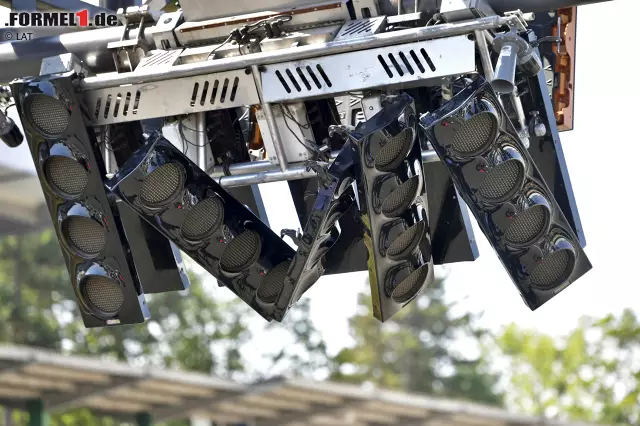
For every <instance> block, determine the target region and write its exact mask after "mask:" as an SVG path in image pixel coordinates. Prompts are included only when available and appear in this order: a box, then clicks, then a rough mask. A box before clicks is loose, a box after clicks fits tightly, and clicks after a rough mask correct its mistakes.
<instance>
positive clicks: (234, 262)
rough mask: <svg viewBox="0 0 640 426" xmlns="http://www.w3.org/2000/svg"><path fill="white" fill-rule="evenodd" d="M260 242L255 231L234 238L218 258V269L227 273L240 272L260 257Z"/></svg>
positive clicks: (245, 232)
mask: <svg viewBox="0 0 640 426" xmlns="http://www.w3.org/2000/svg"><path fill="white" fill-rule="evenodd" d="M261 250H262V241H261V239H260V235H258V233H257V232H255V231H244V232H243V233H242V234H240V235H238V236H237V237H235V238H234V239H233V240H231V242H230V243H229V245H227V247H226V248H225V250H224V252H223V253H222V256H221V257H220V267H221V268H222V269H223V270H225V271H227V272H234V273H235V272H240V271H242V270H244V269H247V268H248V267H249V266H251V265H253V264H254V263H255V262H256V261H257V260H258V258H259V257H260V251H261Z"/></svg>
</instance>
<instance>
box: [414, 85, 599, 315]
mask: <svg viewBox="0 0 640 426" xmlns="http://www.w3.org/2000/svg"><path fill="white" fill-rule="evenodd" d="M477 117H483V118H482V119H478V118H477ZM420 124H421V128H422V129H423V131H424V135H425V137H426V138H427V139H428V141H429V142H430V143H431V144H432V146H433V148H434V150H435V151H436V152H437V154H438V156H439V157H440V159H441V160H442V162H443V164H445V165H446V167H447V169H448V171H449V172H450V174H451V176H452V179H453V181H454V182H455V184H456V187H457V188H458V191H459V193H460V194H461V196H462V197H463V199H464V200H465V202H466V203H467V205H468V206H469V209H470V210H471V211H472V213H473V214H474V216H475V217H476V219H477V221H478V224H479V225H480V228H481V229H482V231H483V233H484V234H485V236H486V237H487V239H488V240H489V242H490V243H491V245H492V246H493V248H494V249H495V250H496V252H497V254H498V256H499V258H500V260H501V261H502V264H503V266H504V267H505V268H506V269H507V271H508V273H509V275H510V277H511V279H512V281H513V282H514V284H515V285H516V287H517V288H518V290H519V291H520V294H521V296H522V298H523V299H524V301H525V303H526V304H527V306H529V307H530V308H531V309H532V310H535V309H537V308H538V307H540V306H542V305H543V304H544V303H546V302H547V301H548V300H550V299H551V298H552V297H554V296H555V295H556V294H557V293H559V292H560V291H561V290H562V289H564V288H566V287H567V286H568V285H569V284H571V283H572V282H574V281H575V280H577V279H578V278H580V277H581V276H582V275H584V274H585V273H586V272H587V271H589V270H590V269H591V263H590V262H589V260H588V259H587V256H586V255H585V253H584V251H583V250H582V248H581V246H580V242H579V240H578V238H577V237H576V235H575V233H574V232H573V230H572V228H571V226H570V225H569V223H568V222H567V220H566V219H565V217H564V215H563V213H562V210H561V209H560V207H559V206H558V203H557V202H556V201H555V199H554V198H553V193H552V192H551V190H550V189H549V188H548V186H547V184H546V183H545V181H544V179H543V178H542V175H541V173H540V171H539V170H538V168H537V166H536V164H535V163H534V162H533V160H532V158H531V156H530V154H529V152H528V151H527V149H526V148H525V146H524V145H523V143H522V142H521V141H520V139H519V137H518V133H517V131H516V130H515V127H514V126H513V124H512V123H511V121H510V120H509V118H508V115H507V114H506V112H505V111H504V110H503V108H502V106H501V105H500V102H499V100H498V98H497V96H496V94H495V93H494V91H493V89H492V88H491V86H490V84H489V83H487V82H486V81H484V80H483V79H482V78H478V79H476V80H475V81H473V82H472V83H471V84H469V85H468V86H467V87H466V88H464V89H463V90H462V91H460V92H459V93H458V94H457V95H455V96H454V97H453V99H452V100H450V101H449V102H447V103H446V104H445V105H444V106H442V107H441V108H440V109H438V110H436V111H434V112H432V113H429V114H425V115H424V116H422V117H421V119H420ZM496 126H497V132H495V131H494V130H493V129H494V128H496ZM462 135H465V137H466V138H470V139H473V138H476V139H483V143H482V144H480V143H478V144H477V145H478V147H479V146H480V145H482V147H483V148H482V149H477V150H475V151H474V152H464V153H461V152H460V150H458V149H456V147H455V144H456V141H457V142H458V143H460V140H461V139H462ZM493 174H495V176H492V175H493Z"/></svg>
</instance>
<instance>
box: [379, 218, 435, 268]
mask: <svg viewBox="0 0 640 426" xmlns="http://www.w3.org/2000/svg"><path fill="white" fill-rule="evenodd" d="M425 232H426V224H425V222H424V221H420V222H418V223H416V224H415V225H413V226H412V227H411V228H409V229H407V230H406V231H404V232H403V233H402V234H400V236H399V237H398V238H396V239H395V241H393V242H392V243H391V245H390V246H389V249H388V250H387V256H388V257H390V258H392V259H394V260H395V259H402V258H405V257H407V256H409V255H410V254H411V253H412V252H413V250H414V249H415V248H416V247H417V246H418V244H420V240H421V239H422V238H423V237H424V235H425Z"/></svg>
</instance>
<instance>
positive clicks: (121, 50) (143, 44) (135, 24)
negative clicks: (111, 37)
mask: <svg viewBox="0 0 640 426" xmlns="http://www.w3.org/2000/svg"><path fill="white" fill-rule="evenodd" d="M116 16H117V17H118V19H119V20H120V22H122V25H123V26H124V29H123V31H122V37H121V38H120V41H114V42H111V43H109V44H108V45H107V49H109V50H110V51H111V54H112V55H113V61H114V63H115V66H116V71H117V72H118V73H121V72H133V70H135V69H136V67H137V66H138V64H139V63H140V61H141V60H142V58H144V56H145V55H146V54H147V52H148V51H149V45H148V43H147V41H146V40H145V38H144V36H143V34H144V32H143V29H144V25H145V23H154V22H155V21H154V18H153V16H152V15H151V12H150V10H149V6H134V7H129V8H127V10H126V11H125V10H124V9H123V8H120V9H118V12H117V13H116ZM135 29H137V30H138V31H137V37H136V38H135V39H131V40H129V33H130V32H131V30H135Z"/></svg>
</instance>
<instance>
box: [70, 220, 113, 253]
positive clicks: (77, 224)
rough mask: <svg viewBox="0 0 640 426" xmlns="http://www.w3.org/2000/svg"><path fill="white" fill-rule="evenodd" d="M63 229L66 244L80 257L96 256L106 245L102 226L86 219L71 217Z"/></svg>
mask: <svg viewBox="0 0 640 426" xmlns="http://www.w3.org/2000/svg"><path fill="white" fill-rule="evenodd" d="M63 229H64V234H65V236H66V239H67V242H68V243H69V245H70V246H71V248H72V249H73V250H75V251H76V253H78V254H79V255H81V256H85V257H87V256H88V257H92V256H96V255H98V254H99V253H100V252H101V251H102V250H103V249H104V246H105V244H106V243H107V231H106V229H104V226H102V224H100V223H99V222H97V221H95V220H93V219H90V218H88V217H81V216H72V217H70V218H68V219H67V220H65V222H64V228H63Z"/></svg>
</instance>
